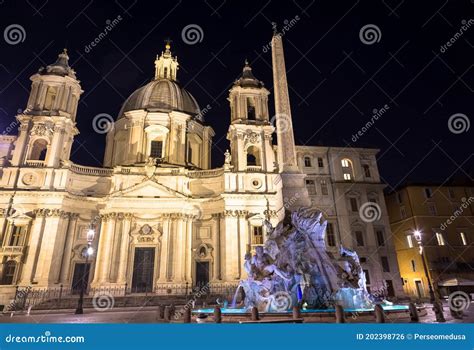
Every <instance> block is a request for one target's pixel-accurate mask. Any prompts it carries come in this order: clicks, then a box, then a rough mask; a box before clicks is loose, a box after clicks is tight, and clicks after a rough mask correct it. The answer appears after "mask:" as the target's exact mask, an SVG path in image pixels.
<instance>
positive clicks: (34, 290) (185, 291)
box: [5, 283, 237, 311]
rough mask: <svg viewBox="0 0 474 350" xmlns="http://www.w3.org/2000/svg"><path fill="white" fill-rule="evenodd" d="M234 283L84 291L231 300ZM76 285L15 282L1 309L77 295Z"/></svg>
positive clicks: (106, 288) (113, 287)
mask: <svg viewBox="0 0 474 350" xmlns="http://www.w3.org/2000/svg"><path fill="white" fill-rule="evenodd" d="M236 289H237V284H235V285H234V284H228V283H212V284H209V283H207V284H201V285H196V286H192V285H190V284H186V285H183V284H168V285H158V286H156V287H155V288H153V287H152V286H150V288H143V287H140V288H137V287H131V286H129V285H128V284H125V285H124V286H105V287H97V288H90V287H88V288H87V290H86V291H85V295H86V296H89V297H93V296H96V295H110V296H114V297H125V296H144V295H145V296H148V297H150V296H153V295H156V296H170V297H185V298H186V299H190V298H193V296H197V299H207V298H210V297H212V298H221V299H227V300H232V298H233V297H234V294H235V291H236ZM79 293H80V289H79V288H77V287H76V288H74V287H66V286H63V285H59V286H58V287H32V286H17V287H16V292H15V298H14V300H13V302H12V303H11V304H10V305H9V306H7V307H6V309H5V311H21V310H27V309H28V308H30V307H34V306H35V305H39V304H42V303H47V302H54V303H58V304H59V303H61V301H64V300H67V299H69V300H70V299H76V298H78V297H79Z"/></svg>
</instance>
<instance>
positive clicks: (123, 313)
mask: <svg viewBox="0 0 474 350" xmlns="http://www.w3.org/2000/svg"><path fill="white" fill-rule="evenodd" d="M473 304H474V303H471V306H470V308H468V309H467V310H466V311H465V312H464V316H463V318H462V320H460V319H454V318H453V317H452V316H451V314H450V312H449V309H448V308H447V306H446V305H445V307H444V316H445V318H446V323H474V305H473ZM427 310H428V315H427V316H425V317H422V318H421V322H422V323H436V319H435V316H434V313H433V311H432V310H431V307H430V305H428V306H427ZM223 318H224V322H225V315H223ZM160 322H163V321H161V320H158V319H157V308H156V307H141V308H114V309H111V310H107V311H102V312H99V311H96V310H94V309H85V310H84V314H83V315H75V314H74V310H61V311H59V310H58V311H53V310H51V311H47V312H40V311H36V312H32V313H31V314H30V315H25V314H16V315H13V316H11V315H10V314H3V315H1V316H0V323H160ZM176 322H178V323H179V322H182V321H181V320H179V321H176ZM355 322H356V323H357V320H356V321H355ZM389 322H390V319H389V318H388V319H387V323H389ZM397 322H399V323H408V322H410V321H409V320H408V319H406V320H398V321H397Z"/></svg>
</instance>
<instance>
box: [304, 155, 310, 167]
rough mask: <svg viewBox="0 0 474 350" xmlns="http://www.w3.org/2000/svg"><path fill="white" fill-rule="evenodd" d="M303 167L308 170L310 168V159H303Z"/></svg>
mask: <svg viewBox="0 0 474 350" xmlns="http://www.w3.org/2000/svg"><path fill="white" fill-rule="evenodd" d="M304 166H305V167H307V168H309V167H310V166H311V158H310V157H304Z"/></svg>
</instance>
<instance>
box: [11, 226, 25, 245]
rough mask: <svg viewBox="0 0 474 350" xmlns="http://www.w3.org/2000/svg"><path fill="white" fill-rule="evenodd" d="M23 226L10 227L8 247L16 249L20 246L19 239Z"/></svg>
mask: <svg viewBox="0 0 474 350" xmlns="http://www.w3.org/2000/svg"><path fill="white" fill-rule="evenodd" d="M24 229H25V226H13V227H12V234H11V236H10V244H9V245H10V246H13V247H16V246H20V245H21V244H22V242H21V238H22V234H23V230H24Z"/></svg>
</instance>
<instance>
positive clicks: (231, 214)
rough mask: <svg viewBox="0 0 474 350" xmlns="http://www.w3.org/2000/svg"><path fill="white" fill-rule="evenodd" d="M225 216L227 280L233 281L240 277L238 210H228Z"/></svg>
mask: <svg viewBox="0 0 474 350" xmlns="http://www.w3.org/2000/svg"><path fill="white" fill-rule="evenodd" d="M225 215H226V218H225V256H224V260H225V280H226V282H232V281H235V280H237V279H239V277H240V274H239V266H238V265H239V256H240V246H239V239H238V237H239V228H238V223H239V222H238V215H239V214H238V211H237V210H226V214H225Z"/></svg>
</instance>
